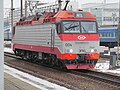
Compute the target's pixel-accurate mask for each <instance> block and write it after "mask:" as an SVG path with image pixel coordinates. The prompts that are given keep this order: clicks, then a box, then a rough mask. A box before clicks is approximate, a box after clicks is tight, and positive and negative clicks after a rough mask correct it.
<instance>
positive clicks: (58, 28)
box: [56, 23, 61, 34]
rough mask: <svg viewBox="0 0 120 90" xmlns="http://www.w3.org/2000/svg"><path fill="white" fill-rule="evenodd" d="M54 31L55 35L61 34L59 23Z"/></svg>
mask: <svg viewBox="0 0 120 90" xmlns="http://www.w3.org/2000/svg"><path fill="white" fill-rule="evenodd" d="M56 30H57V34H61V24H60V23H57V24H56Z"/></svg>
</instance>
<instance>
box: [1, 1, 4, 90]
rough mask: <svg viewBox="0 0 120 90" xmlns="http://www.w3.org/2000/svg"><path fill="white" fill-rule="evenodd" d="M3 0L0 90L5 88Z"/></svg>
mask: <svg viewBox="0 0 120 90" xmlns="http://www.w3.org/2000/svg"><path fill="white" fill-rule="evenodd" d="M3 5H4V4H3V0H0V90H4V51H3V49H4V46H3V45H4V43H3V39H4V38H3V37H4V34H3V26H4V25H3V20H4V19H3Z"/></svg>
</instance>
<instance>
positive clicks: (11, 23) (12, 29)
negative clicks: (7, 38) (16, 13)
mask: <svg viewBox="0 0 120 90" xmlns="http://www.w3.org/2000/svg"><path fill="white" fill-rule="evenodd" d="M13 10H14V8H13V0H11V33H12V35H13Z"/></svg>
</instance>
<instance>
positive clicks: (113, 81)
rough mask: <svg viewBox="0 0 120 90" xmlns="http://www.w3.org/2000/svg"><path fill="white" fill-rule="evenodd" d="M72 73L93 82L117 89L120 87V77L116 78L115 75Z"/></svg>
mask: <svg viewBox="0 0 120 90" xmlns="http://www.w3.org/2000/svg"><path fill="white" fill-rule="evenodd" d="M72 73H73V74H77V75H82V76H84V77H88V78H91V79H93V80H97V81H101V82H104V83H106V84H110V85H113V86H116V87H120V76H115V75H111V74H107V73H102V72H97V71H92V70H81V71H72Z"/></svg>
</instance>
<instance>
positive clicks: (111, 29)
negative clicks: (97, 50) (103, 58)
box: [98, 25, 120, 48]
mask: <svg viewBox="0 0 120 90" xmlns="http://www.w3.org/2000/svg"><path fill="white" fill-rule="evenodd" d="M118 31H119V30H118V26H117V25H114V26H113V25H111V26H110V25H109V26H102V27H100V28H99V30H98V33H99V35H100V45H101V46H106V47H109V48H114V47H115V46H117V45H118V40H119V38H120V37H119V36H120V35H119V32H118Z"/></svg>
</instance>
